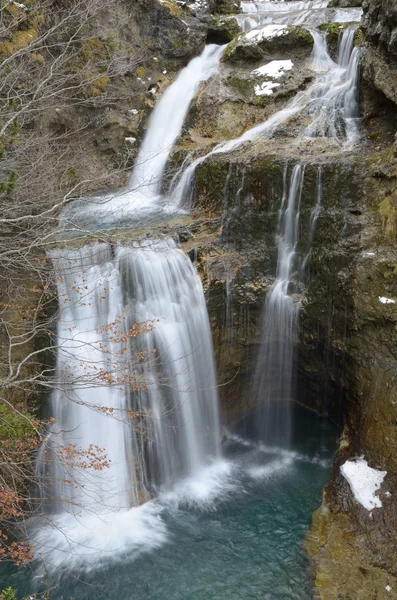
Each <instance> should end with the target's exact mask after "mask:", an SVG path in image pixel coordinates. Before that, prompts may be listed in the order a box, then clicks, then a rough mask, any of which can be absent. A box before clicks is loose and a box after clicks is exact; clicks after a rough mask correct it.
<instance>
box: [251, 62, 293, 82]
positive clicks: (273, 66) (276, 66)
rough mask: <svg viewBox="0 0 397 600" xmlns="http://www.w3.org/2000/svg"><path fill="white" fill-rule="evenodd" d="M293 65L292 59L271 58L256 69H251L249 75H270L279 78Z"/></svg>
mask: <svg viewBox="0 0 397 600" xmlns="http://www.w3.org/2000/svg"><path fill="white" fill-rule="evenodd" d="M293 66H294V63H293V62H292V60H272V61H271V62H269V63H267V64H266V65H262V67H259V68H258V69H254V70H253V71H251V75H256V76H257V75H259V76H261V77H272V78H273V79H279V78H280V77H282V76H283V75H284V73H285V72H286V71H290V70H291V69H292V68H293Z"/></svg>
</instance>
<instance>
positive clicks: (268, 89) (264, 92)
mask: <svg viewBox="0 0 397 600" xmlns="http://www.w3.org/2000/svg"><path fill="white" fill-rule="evenodd" d="M278 87H280V84H279V83H274V82H273V81H263V82H262V83H260V84H259V85H256V86H255V94H256V95H257V96H271V95H272V94H273V90H274V88H278Z"/></svg>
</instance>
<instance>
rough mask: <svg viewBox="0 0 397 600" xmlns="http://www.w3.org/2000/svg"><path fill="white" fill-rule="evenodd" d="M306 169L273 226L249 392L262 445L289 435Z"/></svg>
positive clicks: (295, 177)
mask: <svg viewBox="0 0 397 600" xmlns="http://www.w3.org/2000/svg"><path fill="white" fill-rule="evenodd" d="M303 182H304V167H302V166H301V165H296V166H295V167H294V168H293V171H292V175H291V184H290V188H289V192H288V190H287V167H285V172H284V192H283V196H282V200H281V207H280V210H279V217H278V226H277V234H276V239H277V247H278V258H277V273H276V280H275V283H274V285H273V287H272V289H271V291H270V292H269V293H268V294H267V297H266V301H265V307H264V313H263V318H262V341H261V347H260V351H259V356H258V361H257V368H256V371H255V374H254V379H253V394H254V397H255V399H256V402H257V403H258V406H259V408H258V412H259V415H258V419H257V424H258V428H259V432H258V433H259V435H260V437H261V439H263V440H264V441H265V442H266V443H273V444H274V443H277V444H280V443H281V444H283V445H286V446H288V445H289V442H290V434H291V409H290V406H289V404H290V403H291V401H292V400H293V395H294V383H293V373H294V346H295V343H296V336H297V323H298V310H299V305H298V303H297V302H294V300H293V290H292V289H291V277H292V275H293V273H294V269H295V268H296V266H297V265H296V245H297V242H298V232H299V217H300V204H301V196H302V189H303Z"/></svg>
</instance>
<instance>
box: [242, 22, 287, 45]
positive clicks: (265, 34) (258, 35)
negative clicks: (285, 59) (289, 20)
mask: <svg viewBox="0 0 397 600" xmlns="http://www.w3.org/2000/svg"><path fill="white" fill-rule="evenodd" d="M286 30H287V27H286V25H265V27H261V29H253V30H252V31H249V32H248V33H246V34H245V39H246V40H249V41H250V42H261V41H262V40H265V39H266V38H267V39H270V38H274V37H279V36H280V35H283V33H284V32H285V31H286Z"/></svg>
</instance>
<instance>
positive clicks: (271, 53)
mask: <svg viewBox="0 0 397 600" xmlns="http://www.w3.org/2000/svg"><path fill="white" fill-rule="evenodd" d="M261 29H264V28H258V30H257V31H258V34H257V37H252V36H253V32H255V30H251V31H250V32H248V33H243V34H241V35H239V36H238V37H237V38H235V39H234V40H233V41H232V42H231V43H230V44H229V45H228V47H227V48H226V51H225V53H224V56H223V60H224V61H228V60H230V61H232V62H237V61H258V60H261V59H262V58H269V59H270V58H277V59H281V58H291V56H294V57H297V56H298V57H301V58H306V57H307V56H309V54H310V52H311V50H312V48H313V43H314V42H313V37H312V35H311V33H310V31H308V30H307V29H306V28H305V27H302V26H301V25H294V26H291V27H283V26H280V32H279V33H278V34H277V35H269V36H264V35H261V33H260V32H261Z"/></svg>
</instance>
